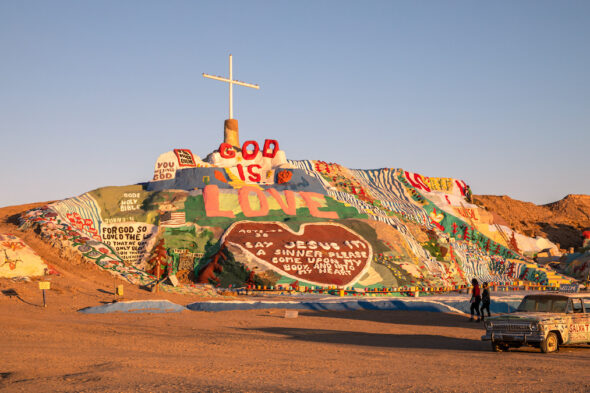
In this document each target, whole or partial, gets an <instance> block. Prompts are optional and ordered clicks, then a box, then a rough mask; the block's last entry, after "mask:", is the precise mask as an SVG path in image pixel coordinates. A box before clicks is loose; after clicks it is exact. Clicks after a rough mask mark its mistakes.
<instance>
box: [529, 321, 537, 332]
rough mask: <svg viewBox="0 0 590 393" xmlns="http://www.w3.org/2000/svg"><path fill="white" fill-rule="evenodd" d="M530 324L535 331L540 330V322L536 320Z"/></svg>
mask: <svg viewBox="0 0 590 393" xmlns="http://www.w3.org/2000/svg"><path fill="white" fill-rule="evenodd" d="M530 326H531V330H532V331H533V332H536V331H538V330H539V324H538V323H536V322H535V323H531V325H530Z"/></svg>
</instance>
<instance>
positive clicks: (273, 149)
mask: <svg viewBox="0 0 590 393" xmlns="http://www.w3.org/2000/svg"><path fill="white" fill-rule="evenodd" d="M260 151H261V150H260V146H258V143H257V142H256V141H246V142H244V144H243V145H242V158H243V159H244V160H245V161H252V160H255V159H256V157H257V156H258V153H259V152H260ZM278 151H279V142H277V141H276V140H274V139H266V140H265V141H264V145H263V147H262V157H265V158H270V159H273V158H274V157H275V156H276V155H277V152H278ZM219 155H221V157H222V158H234V157H235V156H236V151H235V150H234V147H233V146H232V145H230V144H229V143H225V142H223V143H222V144H221V145H219ZM236 168H237V169H238V175H239V176H240V179H241V180H242V181H246V173H247V174H248V178H247V180H249V181H251V182H259V181H260V179H261V177H260V172H259V171H260V169H261V168H262V166H260V165H258V164H249V165H246V168H244V165H242V164H237V165H236ZM244 169H245V171H244Z"/></svg>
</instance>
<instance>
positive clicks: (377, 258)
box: [20, 140, 568, 288]
mask: <svg viewBox="0 0 590 393" xmlns="http://www.w3.org/2000/svg"><path fill="white" fill-rule="evenodd" d="M20 224H21V227H23V228H34V229H35V231H36V232H37V233H39V234H40V235H41V236H42V237H43V238H44V239H46V240H47V241H48V242H50V243H51V244H52V245H53V246H55V247H58V248H60V249H62V250H63V251H67V253H69V254H73V255H78V256H80V257H82V258H84V259H85V260H87V261H91V262H92V263H96V264H97V265H99V266H101V267H102V268H104V269H108V270H109V271H111V272H112V273H113V274H116V275H118V276H120V277H122V278H124V279H126V280H128V281H129V282H131V283H134V284H145V283H148V282H150V281H153V280H154V276H155V275H158V276H161V277H163V276H168V275H172V274H175V275H176V276H177V277H178V278H179V280H180V281H181V282H184V283H191V282H201V283H210V284H214V285H216V286H220V287H230V286H231V287H240V286H244V285H247V284H250V285H252V284H253V285H264V286H268V287H281V286H284V287H287V286H294V285H297V286H306V287H309V286H311V287H324V288H326V287H339V288H342V287H356V288H382V287H386V288H401V287H422V288H455V287H457V286H461V285H466V284H468V283H469V281H470V280H471V278H473V277H476V278H478V279H479V280H481V281H488V282H512V281H515V280H523V281H528V282H532V283H539V284H542V285H556V284H559V283H562V282H568V280H567V278H565V277H562V276H559V275H557V274H556V273H554V272H553V271H552V270H547V269H544V268H542V267H539V266H537V265H536V264H535V263H533V262H532V260H531V259H529V258H530V257H532V256H533V255H535V254H536V253H538V252H540V251H542V250H547V249H549V250H553V251H555V252H557V246H556V245H555V244H553V243H551V242H550V241H548V240H547V239H545V238H541V237H537V238H532V237H527V236H524V235H522V234H519V233H516V232H515V231H513V230H512V229H511V228H509V227H508V224H506V222H505V221H504V220H503V219H501V218H500V217H499V216H496V215H494V214H492V213H490V212H489V211H488V210H486V209H484V208H482V207H480V206H478V205H476V204H474V203H472V200H471V191H470V188H469V186H468V185H467V184H466V183H465V182H464V181H461V180H458V179H452V178H434V177H426V176H422V175H420V174H417V173H412V172H408V171H405V170H403V169H399V168H398V169H394V168H383V169H374V170H360V169H348V168H345V167H342V166H340V165H338V164H333V163H326V162H323V161H312V160H310V161H307V160H303V161H293V160H288V159H287V158H286V155H285V153H284V151H282V150H280V149H279V145H278V142H277V141H275V140H266V141H264V143H263V144H261V145H259V144H258V143H257V142H255V141H247V142H246V143H244V145H243V146H242V148H237V147H234V146H231V145H229V144H227V143H222V144H221V145H220V147H219V149H218V150H217V151H215V152H213V153H211V154H210V155H209V156H208V157H207V158H206V159H204V160H202V159H201V158H199V157H198V156H196V155H194V154H193V153H192V152H191V151H190V150H188V149H175V150H173V151H170V152H167V153H165V154H162V155H161V156H160V157H159V158H158V160H157V162H156V164H155V168H154V174H153V177H152V180H151V181H149V182H146V183H140V184H135V185H130V186H122V187H104V188H99V189H96V190H93V191H89V192H87V193H85V194H83V195H80V196H78V197H75V198H70V199H66V200H62V201H59V202H56V203H52V204H49V205H46V206H44V207H42V208H38V209H34V210H30V211H28V212H27V213H25V214H23V215H22V216H21V217H20Z"/></svg>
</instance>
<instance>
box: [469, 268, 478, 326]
mask: <svg viewBox="0 0 590 393" xmlns="http://www.w3.org/2000/svg"><path fill="white" fill-rule="evenodd" d="M471 285H473V288H472V289H471V300H470V302H471V318H469V322H473V313H474V312H475V313H476V314H477V322H479V321H480V314H479V304H480V303H481V293H480V290H479V282H478V281H477V279H476V278H474V279H473V280H471Z"/></svg>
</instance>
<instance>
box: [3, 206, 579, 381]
mask: <svg viewBox="0 0 590 393" xmlns="http://www.w3.org/2000/svg"><path fill="white" fill-rule="evenodd" d="M18 210H22V207H21V208H20V209H19V208H3V209H0V216H1V215H2V214H4V216H5V217H8V216H9V215H10V214H14V212H15V211H18ZM0 231H1V232H12V233H15V234H17V235H19V236H21V237H22V238H23V239H24V240H25V241H26V242H27V244H29V245H30V246H31V247H32V248H34V249H35V250H36V251H37V252H38V253H39V254H41V255H42V256H43V258H45V259H46V260H47V261H48V262H49V263H50V264H51V265H53V266H55V268H56V269H57V270H58V271H59V272H60V273H61V275H60V276H51V277H48V278H46V279H49V280H50V281H51V283H52V284H51V285H52V289H51V290H50V291H49V292H48V296H47V302H48V307H47V308H43V307H41V306H40V305H41V304H42V297H41V293H40V291H39V289H38V286H37V283H36V282H35V281H33V282H28V283H27V282H14V281H12V280H8V279H0V290H1V291H2V292H0V315H1V316H0V334H1V336H0V390H1V391H8V392H12V391H19V392H46V391H76V392H83V391H85V392H95V391H101V392H102V391H107V392H111V391H112V392H127V391H129V392H131V391H133V392H135V391H138V392H152V391H174V392H183V391H187V392H189V391H190V392H242V391H244V392H390V391H391V392H393V391H396V392H397V391H416V392H418V391H419V392H422V391H435V392H436V391H444V392H446V391H457V392H466V391H470V392H471V391H482V392H483V391H502V392H508V391H510V392H513V391H516V392H518V391H547V392H549V391H580V392H582V391H590V378H589V376H588V375H589V374H588V367H589V366H590V348H588V347H583V348H562V349H561V351H560V352H559V353H555V354H549V355H543V354H541V353H539V352H538V350H535V349H532V348H531V349H521V350H513V351H511V352H508V353H493V352H491V350H490V344H489V343H487V342H481V341H480V340H479V338H480V337H481V335H482V333H483V329H482V327H481V325H479V324H475V323H469V322H467V320H466V318H465V317H464V316H460V315H453V314H442V313H428V312H403V311H354V312H313V311H305V312H300V314H299V317H298V318H296V319H285V318H283V316H284V311H281V310H269V311H266V310H253V311H231V312H217V313H206V312H193V311H184V312H182V313H174V314H99V315H96V314H94V315H87V314H81V313H78V312H77V310H79V309H81V308H83V307H87V306H95V305H100V304H102V303H105V302H109V301H111V300H112V299H113V294H112V292H113V288H114V286H115V285H116V284H120V283H121V282H120V281H115V279H114V278H113V276H111V275H110V274H108V273H106V272H104V271H101V270H100V269H99V268H97V267H96V266H93V265H90V264H84V263H81V264H77V265H73V264H71V263H69V262H67V261H64V260H62V259H61V258H59V256H58V255H57V254H56V253H55V252H54V250H52V249H51V248H50V247H49V246H47V245H46V244H45V243H43V242H42V241H40V240H39V239H38V238H36V236H35V235H34V234H33V233H19V232H17V231H16V228H15V226H14V225H13V224H11V223H10V220H6V219H5V220H4V221H3V222H2V223H0ZM10 290H12V291H10ZM10 293H13V294H14V293H16V296H10ZM125 298H126V300H135V299H168V300H171V301H173V302H175V303H178V304H188V303H190V302H192V301H196V300H199V299H198V298H196V297H194V296H182V295H174V294H164V293H160V294H152V293H150V292H147V291H143V290H140V289H139V288H136V287H133V286H131V285H127V284H125Z"/></svg>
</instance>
